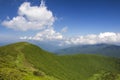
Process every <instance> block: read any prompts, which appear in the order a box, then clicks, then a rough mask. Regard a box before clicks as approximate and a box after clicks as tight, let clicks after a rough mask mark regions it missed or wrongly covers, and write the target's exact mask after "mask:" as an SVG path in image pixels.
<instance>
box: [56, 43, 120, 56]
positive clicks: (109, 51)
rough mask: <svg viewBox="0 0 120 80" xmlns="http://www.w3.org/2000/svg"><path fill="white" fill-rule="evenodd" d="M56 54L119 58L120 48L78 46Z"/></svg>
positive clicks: (104, 45) (116, 46)
mask: <svg viewBox="0 0 120 80" xmlns="http://www.w3.org/2000/svg"><path fill="white" fill-rule="evenodd" d="M55 53H57V54H80V53H82V54H100V55H105V56H111V57H120V46H118V45H113V44H95V45H78V46H73V47H68V48H64V49H60V50H57V51H55Z"/></svg>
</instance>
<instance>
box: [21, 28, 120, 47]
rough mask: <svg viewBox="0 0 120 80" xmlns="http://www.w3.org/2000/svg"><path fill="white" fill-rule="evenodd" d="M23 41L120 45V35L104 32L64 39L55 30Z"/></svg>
mask: <svg viewBox="0 0 120 80" xmlns="http://www.w3.org/2000/svg"><path fill="white" fill-rule="evenodd" d="M21 39H28V40H38V41H58V42H59V44H58V45H60V46H65V45H79V44H82V45H83V44H99V43H113V44H116V43H120V33H114V32H104V33H100V34H98V35H96V34H89V35H85V36H76V37H64V36H63V35H62V34H61V33H59V32H56V31H54V29H53V28H49V29H45V30H44V31H42V32H39V33H37V34H36V35H35V36H33V37H26V36H25V37H22V38H21Z"/></svg>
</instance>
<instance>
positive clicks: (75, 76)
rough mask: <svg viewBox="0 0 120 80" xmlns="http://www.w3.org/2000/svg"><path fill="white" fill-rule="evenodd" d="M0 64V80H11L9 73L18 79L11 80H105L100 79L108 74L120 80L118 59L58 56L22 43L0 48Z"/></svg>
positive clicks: (92, 56)
mask: <svg viewBox="0 0 120 80" xmlns="http://www.w3.org/2000/svg"><path fill="white" fill-rule="evenodd" d="M0 64H1V65H0V78H6V75H8V74H9V75H10V77H11V74H10V73H11V72H12V73H13V75H12V77H13V78H14V77H15V76H16V75H17V76H19V77H17V79H12V80H21V77H23V76H24V79H23V80H98V79H97V78H101V80H106V79H102V77H101V75H104V74H106V73H110V74H109V75H107V77H109V78H110V79H109V80H117V79H118V80H120V79H119V78H120V77H119V73H120V60H119V59H117V58H110V57H104V56H99V55H87V54H77V55H64V56H57V55H55V54H52V53H49V52H47V51H44V50H42V49H41V48H39V47H37V46H35V45H33V44H29V43H25V42H21V43H16V44H11V45H7V46H4V47H0ZM15 73H16V75H15ZM96 74H97V75H98V76H97V78H96V79H95V77H96ZM113 74H115V75H114V77H112V78H111V77H110V76H111V75H113ZM1 75H2V76H1ZM7 78H8V77H7ZM113 78H114V79H113ZM3 80H4V79H3ZM5 80H10V79H5Z"/></svg>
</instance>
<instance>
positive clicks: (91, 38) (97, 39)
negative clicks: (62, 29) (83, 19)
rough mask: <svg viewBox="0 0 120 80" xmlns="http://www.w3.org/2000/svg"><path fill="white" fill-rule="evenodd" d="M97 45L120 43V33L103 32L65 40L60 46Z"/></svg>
mask: <svg viewBox="0 0 120 80" xmlns="http://www.w3.org/2000/svg"><path fill="white" fill-rule="evenodd" d="M99 43H120V33H114V32H104V33H100V34H98V35H96V34H89V35H85V36H77V37H71V38H65V39H64V42H63V43H62V45H66V44H67V45H78V44H99Z"/></svg>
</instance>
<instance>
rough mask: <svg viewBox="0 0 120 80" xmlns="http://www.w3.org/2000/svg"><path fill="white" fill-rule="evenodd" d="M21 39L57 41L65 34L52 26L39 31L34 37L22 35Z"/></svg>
mask: <svg viewBox="0 0 120 80" xmlns="http://www.w3.org/2000/svg"><path fill="white" fill-rule="evenodd" d="M20 39H28V40H38V41H56V40H62V39H63V35H62V34H61V33H59V32H56V31H55V30H54V29H53V28H52V27H51V28H48V29H44V30H42V31H40V32H39V33H37V34H36V35H35V36H33V37H31V36H30V37H26V36H24V37H20Z"/></svg>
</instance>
